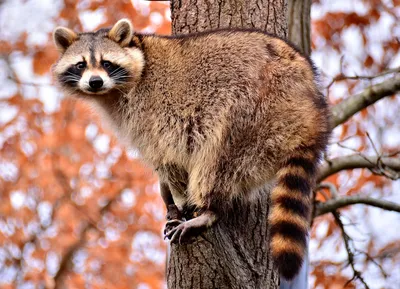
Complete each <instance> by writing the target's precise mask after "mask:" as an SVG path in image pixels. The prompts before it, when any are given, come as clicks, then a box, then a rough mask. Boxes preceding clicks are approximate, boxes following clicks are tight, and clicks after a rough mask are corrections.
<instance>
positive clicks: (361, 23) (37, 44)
mask: <svg viewBox="0 0 400 289" xmlns="http://www.w3.org/2000/svg"><path fill="white" fill-rule="evenodd" d="M123 17H128V18H130V19H131V20H132V22H133V25H134V29H135V30H136V31H141V32H146V33H159V34H170V31H171V27H170V26H171V22H170V11H169V2H158V1H152V2H147V1H142V0H132V1H128V0H81V1H79V0H2V1H0V288H4V289H8V288H21V289H28V288H29V289H31V288H54V287H55V286H56V285H57V284H60V282H62V283H63V284H65V285H66V286H67V287H68V288H110V289H112V288H119V289H123V288H138V289H148V288H155V289H156V288H157V289H158V288H165V282H164V279H165V277H164V273H165V263H166V249H167V243H166V242H164V240H163V239H162V228H163V225H164V219H165V209H164V207H163V204H162V200H161V198H160V197H159V187H158V182H157V176H156V175H155V174H153V173H152V172H151V170H150V169H149V168H146V167H145V166H143V165H142V164H141V162H140V156H139V155H138V153H137V152H136V151H135V150H132V149H130V150H129V149H127V148H125V147H122V146H121V145H120V144H119V143H118V142H117V141H116V139H115V138H114V136H113V135H112V133H111V132H110V131H106V130H105V129H104V128H103V126H102V124H101V121H100V120H99V119H98V117H97V116H96V115H95V114H94V113H92V112H91V111H90V109H88V107H87V106H86V105H85V104H84V103H82V102H76V101H74V100H71V99H66V98H64V97H63V95H62V94H61V93H60V92H59V91H58V90H57V89H56V88H55V87H54V84H53V80H52V76H51V73H50V68H51V65H52V64H53V63H54V62H55V61H56V59H57V56H58V55H57V52H56V50H55V48H54V46H53V44H52V41H51V33H52V30H53V29H54V28H55V27H56V26H59V25H62V26H67V27H69V28H72V29H75V30H76V31H92V30H95V29H98V28H101V27H107V26H111V25H112V24H113V23H114V22H116V21H117V20H118V19H120V18H123ZM399 17H400V1H398V0H393V1H390V0H387V1H384V0H369V1H367V0H365V1H362V0H353V1H349V0H335V1H333V0H325V1H322V0H321V1H314V2H313V5H312V9H311V19H312V50H313V52H312V59H313V60H314V61H315V63H316V66H317V67H318V69H319V70H320V72H321V87H322V88H323V92H324V94H326V95H327V96H328V97H329V101H330V103H332V104H335V103H338V102H340V101H341V100H342V99H344V98H346V97H348V96H350V95H353V94H355V93H357V92H358V91H361V90H362V89H363V88H364V87H366V86H368V85H371V84H374V83H379V82H381V81H382V80H384V79H387V78H388V77H389V78H390V77H391V76H390V75H386V74H385V75H382V76H379V77H362V78H358V77H354V76H376V75H379V74H380V73H381V72H382V71H385V70H388V69H394V68H397V67H399V66H400V53H399V48H400V42H399V37H400V21H399ZM341 76H351V77H350V78H348V77H341ZM352 78H355V79H352ZM399 112H400V99H399V98H398V97H396V96H393V97H387V98H385V99H383V100H381V101H380V102H379V103H377V104H375V105H373V106H370V107H369V108H367V109H365V110H363V111H362V112H361V113H359V114H357V115H356V116H355V117H353V118H352V119H351V121H348V122H346V123H344V124H343V125H341V126H339V127H338V128H336V129H335V131H334V135H333V137H332V140H331V145H330V148H329V153H328V155H329V157H335V156H343V155H347V154H350V153H354V152H359V153H360V154H368V155H374V154H380V153H383V152H385V153H389V154H396V153H397V152H398V151H399V150H400V125H399V124H400V113H399ZM367 133H368V135H369V137H368V135H367ZM394 179H396V178H393V180H392V179H389V178H387V177H383V176H377V175H376V174H373V173H371V172H370V171H369V170H366V169H356V170H349V171H343V172H340V173H338V174H336V175H333V176H331V177H329V178H328V179H327V180H326V181H327V182H329V183H332V184H334V185H335V186H336V187H337V189H338V193H339V194H340V195H353V194H363V195H365V196H372V197H375V198H378V199H386V200H390V201H393V202H396V203H400V181H398V180H394ZM317 198H318V199H319V200H323V199H324V194H321V195H320V194H318V195H317ZM341 213H342V217H343V218H342V219H343V221H344V224H345V228H346V232H347V233H348V234H349V236H350V237H351V239H352V242H351V246H352V249H353V250H354V252H355V262H356V266H357V268H358V269H359V270H360V271H362V272H363V276H364V279H365V280H366V281H367V282H368V284H369V285H370V287H371V288H389V289H390V288H393V289H398V288H400V253H399V252H400V225H399V224H400V214H398V213H395V212H389V211H384V210H381V209H377V208H372V207H367V206H364V205H354V206H351V207H347V208H345V209H342V210H341ZM311 237H312V240H311V244H310V262H311V271H310V288H321V289H328V288H329V289H336V288H337V289H339V288H343V287H344V285H345V284H346V282H347V281H348V280H349V279H350V278H351V277H352V274H353V273H352V270H351V268H349V266H348V261H347V254H346V250H345V248H344V244H343V239H342V237H341V231H340V229H339V228H338V226H337V224H336V223H335V220H334V218H333V217H332V216H330V215H323V216H321V217H318V218H316V219H315V220H314V224H313V228H312V233H311ZM346 288H356V286H355V285H354V284H353V283H350V284H347V285H346Z"/></svg>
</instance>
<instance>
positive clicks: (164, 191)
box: [160, 182, 182, 239]
mask: <svg viewBox="0 0 400 289" xmlns="http://www.w3.org/2000/svg"><path fill="white" fill-rule="evenodd" d="M160 193H161V197H162V199H163V201H164V204H165V206H166V207H167V215H166V219H167V223H166V224H165V228H164V239H165V238H166V237H167V236H166V234H167V232H169V231H170V230H171V229H173V228H174V226H173V225H170V224H168V221H178V220H182V213H181V211H179V209H178V207H177V206H176V205H175V202H174V199H173V197H172V193H171V189H170V187H169V184H168V183H166V182H160Z"/></svg>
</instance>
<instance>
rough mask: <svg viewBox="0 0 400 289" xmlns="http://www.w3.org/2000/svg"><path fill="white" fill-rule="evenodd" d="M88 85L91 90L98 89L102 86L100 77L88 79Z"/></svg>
mask: <svg viewBox="0 0 400 289" xmlns="http://www.w3.org/2000/svg"><path fill="white" fill-rule="evenodd" d="M89 85H90V87H91V88H93V89H99V88H101V87H102V86H103V79H102V78H101V77H100V76H97V75H96V76H92V77H91V78H90V79H89Z"/></svg>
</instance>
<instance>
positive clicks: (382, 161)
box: [317, 154, 400, 182]
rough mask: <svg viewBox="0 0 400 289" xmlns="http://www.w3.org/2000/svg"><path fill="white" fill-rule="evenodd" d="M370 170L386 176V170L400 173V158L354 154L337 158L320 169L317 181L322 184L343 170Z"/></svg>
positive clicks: (327, 161)
mask: <svg viewBox="0 0 400 289" xmlns="http://www.w3.org/2000/svg"><path fill="white" fill-rule="evenodd" d="M358 168H368V169H376V168H378V169H379V171H376V170H374V171H373V172H374V173H378V174H384V173H383V171H384V170H385V169H390V170H393V171H395V172H400V158H398V157H380V156H363V155H361V154H354V155H349V156H344V157H337V158H334V159H331V160H326V161H325V162H324V163H323V164H322V165H321V166H320V167H319V173H318V177H317V181H318V182H321V181H322V180H324V179H326V178H327V177H329V176H331V175H333V174H336V173H337V172H339V171H341V170H349V169H358Z"/></svg>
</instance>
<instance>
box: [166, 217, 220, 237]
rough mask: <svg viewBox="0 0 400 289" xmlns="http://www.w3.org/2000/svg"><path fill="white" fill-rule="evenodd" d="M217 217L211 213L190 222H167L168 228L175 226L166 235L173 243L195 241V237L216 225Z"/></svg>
mask: <svg viewBox="0 0 400 289" xmlns="http://www.w3.org/2000/svg"><path fill="white" fill-rule="evenodd" d="M216 219H217V218H216V215H215V214H214V213H212V212H210V211H207V212H205V213H203V214H202V215H200V216H198V217H196V218H194V219H191V220H188V221H182V220H171V221H168V222H167V226H173V228H172V229H171V230H168V231H167V232H166V233H165V237H166V238H168V239H170V240H171V243H179V244H182V243H184V242H189V241H191V240H194V237H196V236H198V235H200V234H201V233H202V232H203V231H205V230H206V229H207V227H209V226H211V225H212V224H214V222H215V221H216Z"/></svg>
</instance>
